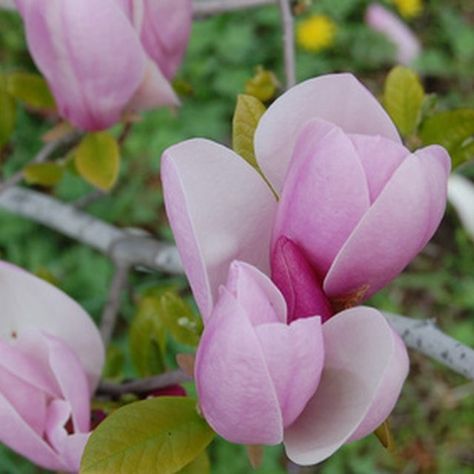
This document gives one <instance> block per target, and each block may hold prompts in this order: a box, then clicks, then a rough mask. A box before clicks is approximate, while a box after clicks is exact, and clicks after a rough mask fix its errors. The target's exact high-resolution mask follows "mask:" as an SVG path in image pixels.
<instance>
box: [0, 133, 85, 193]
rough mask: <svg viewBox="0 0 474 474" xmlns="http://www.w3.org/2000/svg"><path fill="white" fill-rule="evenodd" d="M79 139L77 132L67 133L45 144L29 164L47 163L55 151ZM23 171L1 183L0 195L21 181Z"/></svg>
mask: <svg viewBox="0 0 474 474" xmlns="http://www.w3.org/2000/svg"><path fill="white" fill-rule="evenodd" d="M79 138H80V134H79V132H77V131H74V132H71V133H68V134H67V135H65V136H63V137H61V138H60V139H58V140H54V141H52V142H49V143H47V144H46V145H44V146H43V148H42V149H41V150H40V151H39V152H38V154H37V155H36V156H35V157H34V158H33V159H32V160H31V161H30V163H29V164H33V163H44V162H45V161H48V160H49V159H50V158H51V157H52V155H53V154H54V153H56V151H58V150H59V149H60V148H62V147H70V146H72V145H74V144H75V143H77V141H78V140H79ZM23 173H24V170H20V171H17V172H16V173H14V174H13V175H12V176H10V178H8V179H7V180H6V181H4V182H3V183H0V193H3V192H4V191H6V190H7V189H9V188H11V187H12V186H15V185H17V184H18V183H20V182H21V181H22V179H23Z"/></svg>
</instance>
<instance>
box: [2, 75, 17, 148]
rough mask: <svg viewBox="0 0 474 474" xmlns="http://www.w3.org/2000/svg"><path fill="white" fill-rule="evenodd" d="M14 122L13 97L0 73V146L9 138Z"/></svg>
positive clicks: (14, 105)
mask: <svg viewBox="0 0 474 474" xmlns="http://www.w3.org/2000/svg"><path fill="white" fill-rule="evenodd" d="M15 122H16V103H15V99H14V98H13V97H12V96H11V95H10V94H9V93H8V91H7V88H6V81H5V78H4V77H3V76H2V75H0V148H1V147H3V146H4V145H5V144H6V143H8V141H9V140H10V137H11V135H12V133H13V130H14V129H15Z"/></svg>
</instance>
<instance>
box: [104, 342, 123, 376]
mask: <svg viewBox="0 0 474 474" xmlns="http://www.w3.org/2000/svg"><path fill="white" fill-rule="evenodd" d="M124 363H125V356H124V354H123V352H122V351H121V349H120V348H119V347H117V346H116V345H113V344H110V345H109V346H108V347H107V354H106V358H105V366H104V370H103V371H102V373H103V377H104V378H118V377H120V376H121V375H122V369H123V366H124Z"/></svg>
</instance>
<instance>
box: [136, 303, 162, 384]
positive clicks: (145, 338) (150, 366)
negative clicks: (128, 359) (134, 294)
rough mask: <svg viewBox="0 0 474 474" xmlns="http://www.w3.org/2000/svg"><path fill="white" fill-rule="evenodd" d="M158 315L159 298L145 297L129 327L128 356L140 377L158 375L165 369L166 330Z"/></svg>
mask: <svg viewBox="0 0 474 474" xmlns="http://www.w3.org/2000/svg"><path fill="white" fill-rule="evenodd" d="M160 313H161V301H160V298H158V297H156V296H145V297H144V298H142V299H141V301H140V302H139V304H138V309H137V312H136V313H135V316H134V317H133V319H132V323H131V325H130V333H129V334H130V336H129V344H130V354H131V356H132V361H133V364H134V366H135V368H136V369H137V371H138V373H139V374H140V375H141V376H142V377H146V376H149V375H154V374H159V373H161V372H163V370H164V369H165V364H164V357H165V352H166V328H165V325H164V323H163V320H162V318H161V317H160Z"/></svg>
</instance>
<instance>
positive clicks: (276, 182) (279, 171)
mask: <svg viewBox="0 0 474 474" xmlns="http://www.w3.org/2000/svg"><path fill="white" fill-rule="evenodd" d="M313 118H320V119H323V120H326V121H328V122H332V123H334V124H335V125H338V126H339V127H341V128H342V129H343V130H344V132H346V133H359V134H367V135H382V136H384V137H386V138H389V139H391V140H394V141H397V142H400V137H399V135H398V132H397V130H396V128H395V126H394V125H393V123H392V121H391V120H390V118H389V116H388V115H387V113H386V112H385V111H384V109H383V108H382V106H381V105H380V104H379V102H378V101H377V100H376V99H375V98H374V97H373V96H372V94H371V93H370V92H369V91H368V90H367V89H366V88H365V87H364V86H363V85H362V84H361V83H360V82H359V81H358V80H357V79H356V78H355V77H354V76H353V75H352V74H328V75H325V76H320V77H317V78H315V79H310V80H308V81H305V82H302V83H301V84H298V85H297V86H295V87H293V88H292V89H290V90H289V91H288V92H286V93H285V94H283V95H282V96H281V97H280V98H278V99H277V100H276V101H275V102H274V103H273V104H272V105H271V106H270V108H269V109H268V111H267V112H266V113H265V114H264V115H263V117H262V119H261V120H260V123H259V125H258V127H257V130H256V134H255V151H256V156H257V160H258V164H259V165H260V167H261V169H262V171H263V173H264V174H265V176H266V177H267V178H268V180H269V181H270V182H271V183H272V185H273V187H274V189H275V190H276V191H277V192H278V193H280V191H281V189H282V186H283V181H284V179H285V175H286V170H287V167H288V165H289V163H290V158H291V156H292V154H293V148H294V146H295V143H296V140H297V138H298V136H299V135H300V130H301V128H302V127H303V126H304V125H305V124H306V122H307V121H308V120H311V119H313Z"/></svg>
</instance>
